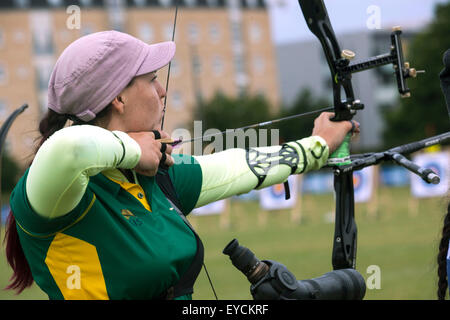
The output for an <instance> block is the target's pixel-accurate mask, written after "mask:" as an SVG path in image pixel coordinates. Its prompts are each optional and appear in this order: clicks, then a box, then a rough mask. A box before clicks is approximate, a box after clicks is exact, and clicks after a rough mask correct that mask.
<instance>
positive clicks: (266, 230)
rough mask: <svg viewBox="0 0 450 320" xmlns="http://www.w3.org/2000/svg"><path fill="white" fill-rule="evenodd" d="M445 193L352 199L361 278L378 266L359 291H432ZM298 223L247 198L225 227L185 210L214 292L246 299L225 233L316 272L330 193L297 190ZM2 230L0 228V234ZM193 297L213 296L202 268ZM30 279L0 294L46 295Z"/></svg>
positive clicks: (408, 294) (328, 226) (327, 266)
mask: <svg viewBox="0 0 450 320" xmlns="http://www.w3.org/2000/svg"><path fill="white" fill-rule="evenodd" d="M447 202H448V199H447V198H431V199H422V200H420V201H414V200H413V199H411V198H410V195H409V189H407V188H381V189H380V190H379V202H378V212H377V214H376V215H369V214H368V210H367V205H366V204H357V207H356V221H357V224H358V252H357V270H358V271H359V272H360V273H361V274H362V275H363V276H364V278H365V279H367V278H368V277H369V276H370V274H369V273H367V267H368V266H371V265H377V266H379V268H380V270H381V287H380V289H371V290H367V292H366V296H365V299H388V300H397V299H407V300H409V299H419V300H423V299H424V300H427V299H436V294H435V292H436V283H437V276H436V267H437V265H436V254H437V246H438V241H439V239H440V230H441V228H442V219H443V216H444V213H445V212H446V208H447ZM301 208H302V210H301V214H302V219H301V221H300V223H293V222H291V220H290V212H289V211H287V210H286V211H279V212H270V213H267V214H266V218H267V219H266V221H265V223H264V220H261V219H260V218H261V216H258V215H260V214H261V213H259V212H258V210H259V206H258V204H257V203H254V202H232V203H231V210H230V212H231V217H230V222H231V223H230V225H229V227H228V228H221V227H220V223H219V219H220V216H217V215H212V216H193V217H191V218H190V220H191V222H192V223H193V224H194V226H195V227H196V230H197V231H198V233H199V235H200V236H201V238H202V240H203V243H204V246H205V264H206V266H207V268H208V272H209V274H210V276H211V278H212V282H213V284H214V287H215V290H216V293H217V295H218V298H219V299H236V300H240V299H251V295H250V291H249V286H250V285H249V282H248V281H247V279H246V278H245V277H244V275H243V274H241V273H240V272H239V271H238V270H237V269H236V268H235V267H234V266H233V265H232V264H231V261H230V260H229V258H228V257H227V256H225V255H224V254H222V250H223V248H224V247H225V246H226V245H227V244H228V243H229V241H231V240H232V239H233V238H237V239H238V240H239V242H240V244H241V245H244V246H246V247H248V248H249V249H251V250H252V251H253V252H254V253H255V255H256V256H257V257H258V258H259V259H261V260H264V259H267V260H276V261H278V262H280V263H282V264H284V265H285V266H287V268H288V269H289V270H290V271H291V272H293V273H294V274H295V276H296V277H297V279H299V280H301V279H309V278H314V277H318V276H320V275H322V274H324V273H326V272H328V271H331V270H332V267H331V248H332V238H333V233H334V223H330V222H326V219H325V218H326V217H329V216H330V212H333V211H334V200H333V195H331V194H327V195H305V196H304V197H303V198H302V202H301ZM3 235H4V232H3V231H2V236H3ZM10 275H11V270H10V269H9V268H8V267H7V266H6V262H5V258H4V250H2V253H1V255H0V287H1V288H4V287H5V285H6V284H7V281H8V278H9V277H10ZM194 290H195V292H194V296H193V298H194V299H206V300H210V299H215V298H214V295H213V292H212V289H211V287H210V285H209V282H208V280H207V277H206V274H205V271H204V270H202V272H201V273H200V275H199V278H198V280H197V283H196V286H195V288H194ZM46 298H47V297H46V295H45V294H44V293H43V292H42V291H41V290H40V289H39V288H38V287H37V286H36V285H33V286H32V287H31V288H30V289H27V290H25V291H24V292H23V293H22V294H21V295H19V296H15V295H14V294H13V293H11V292H5V291H4V290H1V291H0V299H46Z"/></svg>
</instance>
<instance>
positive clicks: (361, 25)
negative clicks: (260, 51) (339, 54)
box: [266, 0, 449, 44]
mask: <svg viewBox="0 0 450 320" xmlns="http://www.w3.org/2000/svg"><path fill="white" fill-rule="evenodd" d="M448 1H449V0H325V1H324V2H325V5H326V7H327V10H328V15H329V16H330V20H331V24H332V25H333V28H334V31H335V32H336V33H337V34H339V33H344V32H349V31H353V32H354V31H357V30H363V29H365V30H368V29H369V27H368V26H367V24H368V22H369V25H370V26H371V28H373V26H374V23H376V22H377V21H379V24H378V25H379V27H380V28H381V29H389V30H390V28H391V27H392V26H394V25H400V26H402V27H403V29H405V30H406V29H407V28H411V29H412V28H417V27H420V26H422V25H424V24H426V23H428V22H429V21H430V19H432V17H433V12H434V11H433V10H434V6H435V5H436V4H437V3H445V2H448ZM266 2H267V4H268V5H269V12H270V19H271V24H272V37H273V40H274V42H275V43H276V44H283V43H289V42H297V41H299V40H304V39H309V38H312V37H313V35H312V34H311V32H310V31H309V29H308V27H307V26H306V23H305V20H304V18H303V14H302V12H301V9H300V5H299V4H298V0H266ZM376 17H379V20H374V19H375V18H376Z"/></svg>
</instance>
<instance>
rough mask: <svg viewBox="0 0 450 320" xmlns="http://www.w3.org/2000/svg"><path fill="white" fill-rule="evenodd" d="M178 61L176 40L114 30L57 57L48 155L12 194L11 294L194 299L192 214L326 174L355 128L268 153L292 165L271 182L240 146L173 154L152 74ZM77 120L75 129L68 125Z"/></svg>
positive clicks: (346, 126)
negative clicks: (293, 179)
mask: <svg viewBox="0 0 450 320" xmlns="http://www.w3.org/2000/svg"><path fill="white" fill-rule="evenodd" d="M174 54H175V44H174V43H173V42H163V43H158V44H154V45H147V44H145V43H144V42H141V41H140V40H138V39H136V38H133V37H131V36H129V35H127V34H124V33H120V32H116V31H105V32H99V33H95V34H91V35H88V36H85V37H82V38H80V39H78V40H76V41H75V42H73V43H72V44H71V45H69V46H68V47H67V48H66V49H65V50H64V52H63V53H62V54H61V56H60V57H59V59H58V61H57V62H56V65H55V67H54V70H53V72H52V75H51V78H50V82H49V92H48V97H49V99H48V100H49V101H48V105H49V110H48V113H47V115H46V117H45V118H44V119H43V120H42V121H41V123H40V126H39V128H40V132H41V134H42V140H41V145H40V148H39V149H38V151H37V153H36V155H35V158H34V160H33V163H32V164H31V166H30V168H29V169H28V170H27V171H26V172H25V174H24V176H23V177H22V178H21V180H20V181H19V182H18V184H17V186H16V187H15V189H14V191H13V193H12V195H11V201H10V204H11V214H10V216H9V222H8V230H7V235H6V237H7V258H8V261H9V263H10V265H11V266H12V268H13V270H14V275H13V278H12V283H11V284H10V286H9V287H10V288H15V289H18V290H19V291H21V290H23V289H24V288H25V287H27V286H29V285H31V284H32V282H33V280H34V281H35V282H36V283H37V284H38V285H39V287H40V288H41V289H42V290H43V291H44V292H46V293H47V294H48V296H49V298H50V299H151V298H175V299H191V298H192V295H191V294H192V286H193V283H194V281H195V278H196V276H197V275H198V272H199V270H198V267H195V266H198V265H199V263H198V261H199V260H200V265H201V260H202V258H203V257H202V252H201V253H200V254H199V252H200V251H201V249H202V246H201V242H200V241H199V239H198V237H197V236H196V235H195V233H194V232H193V231H192V230H191V228H190V227H189V225H188V224H187V223H185V219H184V216H185V215H187V214H189V212H191V211H192V210H193V209H194V208H196V207H200V206H203V205H205V204H207V203H210V202H213V201H217V200H219V199H223V198H226V197H230V196H232V195H235V194H241V193H244V192H249V191H250V190H252V189H254V188H255V187H256V186H258V188H264V187H267V186H269V185H272V184H275V183H281V182H283V181H285V180H286V179H287V177H288V176H289V175H290V174H298V173H303V172H307V171H309V170H316V169H319V168H320V167H321V166H323V165H324V164H325V162H326V160H327V157H328V154H329V153H330V152H332V151H333V150H334V149H336V147H337V146H338V145H339V144H340V143H341V142H342V141H343V139H344V136H345V135H346V134H347V132H349V131H350V129H351V128H352V124H351V123H350V122H348V121H345V122H332V121H330V117H331V116H332V113H324V114H322V115H321V116H320V117H318V118H317V119H316V121H315V127H314V130H313V134H312V136H311V137H309V138H305V139H301V140H298V141H294V142H290V143H287V144H284V145H283V146H277V147H270V148H265V151H267V150H269V151H271V152H274V153H276V154H278V153H280V154H285V155H288V156H290V158H291V160H290V161H285V162H284V163H285V164H281V163H282V162H283V161H279V163H278V162H276V163H278V164H273V165H272V169H270V170H268V172H267V173H266V174H265V175H262V174H260V173H258V170H257V167H258V166H259V167H262V166H264V165H267V163H268V161H269V160H270V159H265V160H264V159H263V160H257V161H256V162H254V163H249V162H247V158H248V157H247V156H246V152H247V151H245V150H243V149H230V150H226V151H224V152H220V153H216V154H214V155H207V156H198V157H191V156H186V155H176V156H175V155H174V156H172V154H171V153H172V147H171V146H170V145H166V144H162V143H160V142H159V141H158V140H159V138H169V135H168V134H167V133H165V132H159V131H157V130H158V129H159V128H160V123H161V119H162V115H163V103H162V100H163V99H164V97H165V95H166V92H165V90H164V88H163V87H162V86H161V84H160V83H159V82H158V80H157V76H156V71H157V70H158V69H160V68H162V67H163V66H165V65H167V64H168V63H169V61H170V60H171V59H172V58H173V56H174ZM69 119H70V120H72V121H74V124H76V125H72V126H69V127H65V126H66V123H67V120H69ZM353 126H356V131H358V130H359V129H358V125H357V124H355V125H353ZM256 151H258V149H255V150H253V152H256ZM281 151H283V152H281ZM281 158H282V159H283V156H282V157H281ZM277 159H278V158H277ZM292 159H294V160H295V161H294V160H292ZM161 167H165V168H169V169H166V170H162V169H159V168H161ZM161 172H162V175H161ZM164 172H167V173H168V176H167V175H166V176H165V177H166V178H161V179H159V180H158V177H161V176H163V177H164ZM167 177H170V179H168V178H167ZM160 181H163V182H162V183H161V182H160ZM171 190H172V193H171V192H170V191H171ZM173 191H174V192H173ZM170 194H172V195H174V194H175V195H176V197H173V196H170ZM175 198H176V199H175ZM175 202H176V204H175ZM175 211H178V212H180V213H181V216H180V215H178V214H177V213H176V212H175ZM18 239H19V240H20V242H19V241H18ZM193 266H194V267H193ZM191 269H192V270H193V271H192V270H191ZM186 275H187V276H186ZM186 279H187V281H186ZM180 283H181V284H180Z"/></svg>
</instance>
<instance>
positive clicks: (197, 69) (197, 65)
mask: <svg viewBox="0 0 450 320" xmlns="http://www.w3.org/2000/svg"><path fill="white" fill-rule="evenodd" d="M192 69H193V71H194V73H195V74H200V73H201V72H202V62H201V61H200V57H199V56H198V55H194V56H193V57H192Z"/></svg>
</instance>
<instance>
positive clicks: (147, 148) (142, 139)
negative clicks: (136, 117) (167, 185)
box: [128, 131, 174, 177]
mask: <svg viewBox="0 0 450 320" xmlns="http://www.w3.org/2000/svg"><path fill="white" fill-rule="evenodd" d="M160 134H161V139H165V138H170V136H169V134H168V133H166V132H164V131H160ZM128 135H129V136H130V137H131V138H133V139H134V140H135V141H136V142H137V143H138V144H139V146H140V147H141V152H142V153H141V158H140V159H139V163H138V164H137V166H136V167H135V168H134V169H135V170H136V172H137V173H140V174H142V175H146V176H149V177H153V176H155V175H156V173H157V172H158V167H159V165H160V162H161V159H162V158H163V152H162V150H163V151H164V153H165V157H166V160H165V161H164V164H165V165H166V166H167V167H170V166H172V165H173V164H174V160H173V158H172V156H171V154H172V150H173V148H172V146H171V145H169V144H165V146H166V147H165V148H166V149H165V150H164V149H163V144H162V143H161V142H159V141H157V140H156V139H155V134H154V133H153V132H128Z"/></svg>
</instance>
